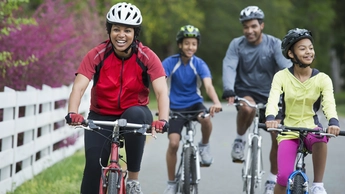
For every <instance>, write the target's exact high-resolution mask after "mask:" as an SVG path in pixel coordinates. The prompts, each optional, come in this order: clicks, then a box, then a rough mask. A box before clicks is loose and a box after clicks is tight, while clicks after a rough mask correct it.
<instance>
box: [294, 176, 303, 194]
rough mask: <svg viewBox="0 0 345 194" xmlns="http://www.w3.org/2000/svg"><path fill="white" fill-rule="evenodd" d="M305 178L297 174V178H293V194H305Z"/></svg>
mask: <svg viewBox="0 0 345 194" xmlns="http://www.w3.org/2000/svg"><path fill="white" fill-rule="evenodd" d="M304 182H305V181H304V178H303V176H302V175H301V174H299V173H298V174H296V175H295V177H294V178H293V185H292V190H291V193H292V194H304V193H305V192H304V187H303V184H304Z"/></svg>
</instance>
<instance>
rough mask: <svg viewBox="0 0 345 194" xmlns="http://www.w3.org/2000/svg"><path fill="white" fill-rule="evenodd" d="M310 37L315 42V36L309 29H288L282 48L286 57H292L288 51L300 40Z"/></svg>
mask: <svg viewBox="0 0 345 194" xmlns="http://www.w3.org/2000/svg"><path fill="white" fill-rule="evenodd" d="M304 38H309V39H310V41H311V42H312V43H313V41H314V40H313V36H312V34H311V32H310V31H309V30H306V29H300V28H295V29H291V30H289V31H288V33H287V34H286V35H285V37H284V38H283V40H282V44H281V49H282V53H283V55H284V57H285V58H287V59H290V57H289V55H288V51H289V50H290V48H291V47H292V46H293V45H294V44H295V43H296V42H298V41H299V40H301V39H304Z"/></svg>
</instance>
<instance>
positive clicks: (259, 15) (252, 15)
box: [240, 6, 265, 22]
mask: <svg viewBox="0 0 345 194" xmlns="http://www.w3.org/2000/svg"><path fill="white" fill-rule="evenodd" d="M264 17H265V14H264V12H263V11H262V10H261V9H260V8H259V7H258V6H248V7H246V8H244V9H243V10H242V11H241V13H240V22H244V21H247V20H252V19H259V20H263V19H264Z"/></svg>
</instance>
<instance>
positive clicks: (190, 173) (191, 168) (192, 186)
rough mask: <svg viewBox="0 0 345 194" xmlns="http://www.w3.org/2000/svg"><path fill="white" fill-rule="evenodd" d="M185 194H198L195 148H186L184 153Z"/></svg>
mask: <svg viewBox="0 0 345 194" xmlns="http://www.w3.org/2000/svg"><path fill="white" fill-rule="evenodd" d="M183 170H184V182H183V191H184V194H197V193H198V184H197V177H196V157H195V153H194V148H193V147H187V148H185V153H184V168H183Z"/></svg>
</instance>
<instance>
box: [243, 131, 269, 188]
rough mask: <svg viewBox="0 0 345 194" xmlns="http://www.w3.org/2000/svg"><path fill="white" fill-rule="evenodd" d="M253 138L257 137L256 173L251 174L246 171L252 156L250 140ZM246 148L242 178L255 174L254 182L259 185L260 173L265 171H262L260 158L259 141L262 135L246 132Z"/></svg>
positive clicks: (260, 141) (245, 178) (248, 177)
mask: <svg viewBox="0 0 345 194" xmlns="http://www.w3.org/2000/svg"><path fill="white" fill-rule="evenodd" d="M254 138H257V139H258V152H257V157H258V158H257V172H256V174H252V175H248V171H249V169H250V164H251V163H250V161H251V158H252V149H253V145H252V140H253V139H254ZM248 142H249V143H248V150H247V157H246V161H245V165H244V169H243V177H242V178H243V180H244V181H246V180H247V179H250V178H251V176H255V177H256V178H255V180H256V184H258V185H260V183H261V177H262V175H263V174H264V173H265V172H264V171H262V169H263V159H262V153H261V143H262V137H261V136H259V135H258V134H254V133H249V134H248Z"/></svg>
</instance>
